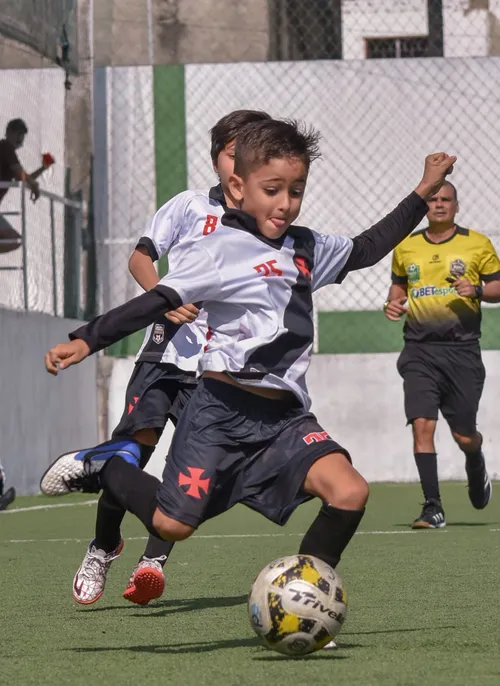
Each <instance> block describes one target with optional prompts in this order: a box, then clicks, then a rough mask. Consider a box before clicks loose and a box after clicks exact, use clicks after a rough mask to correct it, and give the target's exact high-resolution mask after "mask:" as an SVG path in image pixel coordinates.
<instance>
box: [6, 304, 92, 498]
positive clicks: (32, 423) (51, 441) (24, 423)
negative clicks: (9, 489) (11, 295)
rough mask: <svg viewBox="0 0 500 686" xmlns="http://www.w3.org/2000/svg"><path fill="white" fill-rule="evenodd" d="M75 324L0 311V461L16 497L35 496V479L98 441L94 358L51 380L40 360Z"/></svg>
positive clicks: (42, 316) (67, 321)
mask: <svg viewBox="0 0 500 686" xmlns="http://www.w3.org/2000/svg"><path fill="white" fill-rule="evenodd" d="M79 325H81V322H76V321H72V320H69V319H62V318H60V317H51V316H49V315H47V314H41V313H38V312H11V311H9V310H4V309H1V308H0V331H1V340H2V354H1V356H0V388H1V394H0V437H1V441H2V449H1V451H0V461H1V462H2V463H3V465H4V466H5V471H6V473H7V483H8V485H10V486H15V488H16V489H17V491H18V494H19V495H29V494H34V493H38V492H39V483H40V477H41V476H42V474H43V472H44V471H45V469H46V468H47V467H48V466H49V464H50V463H51V462H52V461H53V460H55V458H56V457H57V456H58V455H60V454H61V453H63V452H66V451H68V450H76V449H79V448H82V447H83V446H86V445H95V443H96V442H97V440H98V430H97V429H98V425H97V358H95V357H90V358H89V359H88V360H86V362H85V363H84V364H82V365H79V366H76V367H73V368H72V369H67V370H66V371H65V372H63V373H62V374H59V375H58V376H57V377H56V378H55V377H53V376H50V375H49V374H47V372H46V371H45V367H44V365H43V356H44V354H45V353H46V352H47V350H49V348H51V347H52V346H53V345H55V344H56V343H57V342H59V341H63V340H65V339H66V337H67V335H68V332H69V331H72V330H73V329H75V328H76V327H77V326H79Z"/></svg>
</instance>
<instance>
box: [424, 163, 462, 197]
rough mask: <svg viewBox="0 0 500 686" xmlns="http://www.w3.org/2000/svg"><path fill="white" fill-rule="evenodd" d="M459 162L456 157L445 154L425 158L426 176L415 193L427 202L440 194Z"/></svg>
mask: <svg viewBox="0 0 500 686" xmlns="http://www.w3.org/2000/svg"><path fill="white" fill-rule="evenodd" d="M456 161H457V158H456V157H455V155H447V154H446V153H445V152H435V153H433V154H432V155H427V157H426V158H425V167H424V175H423V176H422V181H420V183H419V184H418V186H417V187H416V188H415V193H417V194H418V195H420V197H421V198H423V199H424V200H426V199H427V198H430V197H431V196H432V195H434V194H435V193H437V192H438V190H439V189H440V188H441V186H442V185H443V183H444V182H445V180H446V177H447V176H448V174H451V172H452V171H453V165H454V164H455V162H456Z"/></svg>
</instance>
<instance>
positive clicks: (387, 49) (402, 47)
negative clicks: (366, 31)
mask: <svg viewBox="0 0 500 686" xmlns="http://www.w3.org/2000/svg"><path fill="white" fill-rule="evenodd" d="M365 44H366V57H367V59H377V58H391V57H392V58H394V57H427V55H428V49H429V38H428V36H405V37H404V38H366V39H365Z"/></svg>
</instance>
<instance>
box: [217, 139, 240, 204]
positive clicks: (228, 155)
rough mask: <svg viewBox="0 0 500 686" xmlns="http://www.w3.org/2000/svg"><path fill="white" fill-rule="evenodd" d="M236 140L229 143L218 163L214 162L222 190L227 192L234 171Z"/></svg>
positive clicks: (220, 154) (222, 151)
mask: <svg viewBox="0 0 500 686" xmlns="http://www.w3.org/2000/svg"><path fill="white" fill-rule="evenodd" d="M235 145H236V140H232V141H229V143H226V145H225V147H224V148H223V149H222V150H221V151H220V153H219V156H218V158H217V162H214V171H215V173H216V174H218V175H219V178H220V182H221V185H222V190H223V191H224V192H226V191H227V188H228V183H229V177H230V176H231V174H232V173H233V170H234V148H235Z"/></svg>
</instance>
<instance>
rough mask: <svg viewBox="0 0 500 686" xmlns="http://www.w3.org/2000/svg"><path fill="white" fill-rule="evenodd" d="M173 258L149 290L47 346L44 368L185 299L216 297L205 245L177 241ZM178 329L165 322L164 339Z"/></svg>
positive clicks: (102, 344) (100, 345) (81, 354)
mask: <svg viewBox="0 0 500 686" xmlns="http://www.w3.org/2000/svg"><path fill="white" fill-rule="evenodd" d="M172 262H173V265H175V268H173V269H172V272H171V273H169V274H167V276H165V277H164V278H163V279H161V281H160V282H159V283H158V284H157V285H156V286H155V287H154V288H153V289H152V290H150V291H148V292H147V293H143V294H142V295H139V296H138V297H137V298H133V299H132V300H130V301H129V302H127V303H125V304H124V305H120V306H119V307H115V308H114V309H113V310H110V311H109V312H107V313H106V314H103V315H101V316H99V317H96V318H95V319H93V320H92V321H91V322H89V323H88V324H85V325H84V326H82V327H80V328H79V329H76V331H72V332H71V333H70V334H69V337H70V339H71V342H70V343H60V344H58V345H56V346H55V347H54V348H52V349H51V350H49V352H48V353H47V354H46V355H45V366H46V369H47V371H48V372H49V373H50V374H57V371H58V367H59V368H60V369H65V368H66V367H70V366H71V365H73V364H78V362H81V361H82V360H84V359H85V358H86V357H87V356H88V355H91V354H92V353H95V352H98V351H99V350H103V349H104V348H106V347H108V346H109V345H111V344H112V343H117V342H118V341H121V340H122V338H125V337H126V336H129V335H130V334H132V333H135V332H136V331H140V330H141V329H143V328H144V327H146V326H148V325H149V324H151V323H152V322H154V321H156V320H158V319H160V318H161V317H162V316H163V315H164V314H165V312H167V311H169V310H175V309H176V308H179V307H180V306H181V305H182V304H183V303H185V302H189V301H191V300H203V299H205V298H207V299H215V298H217V297H218V296H220V295H221V291H222V280H221V277H220V274H219V270H218V269H217V268H216V265H215V264H214V262H213V260H212V258H211V256H210V255H209V254H208V253H207V252H206V251H205V250H204V249H202V248H200V247H198V246H197V245H196V244H194V245H193V244H187V243H184V244H183V245H178V246H176V248H174V250H173V251H172ZM177 331H178V327H177V326H176V325H174V324H171V323H169V324H167V328H166V331H165V338H166V340H167V341H168V340H170V339H171V338H172V337H173V336H174V335H175V333H176V332H177Z"/></svg>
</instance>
